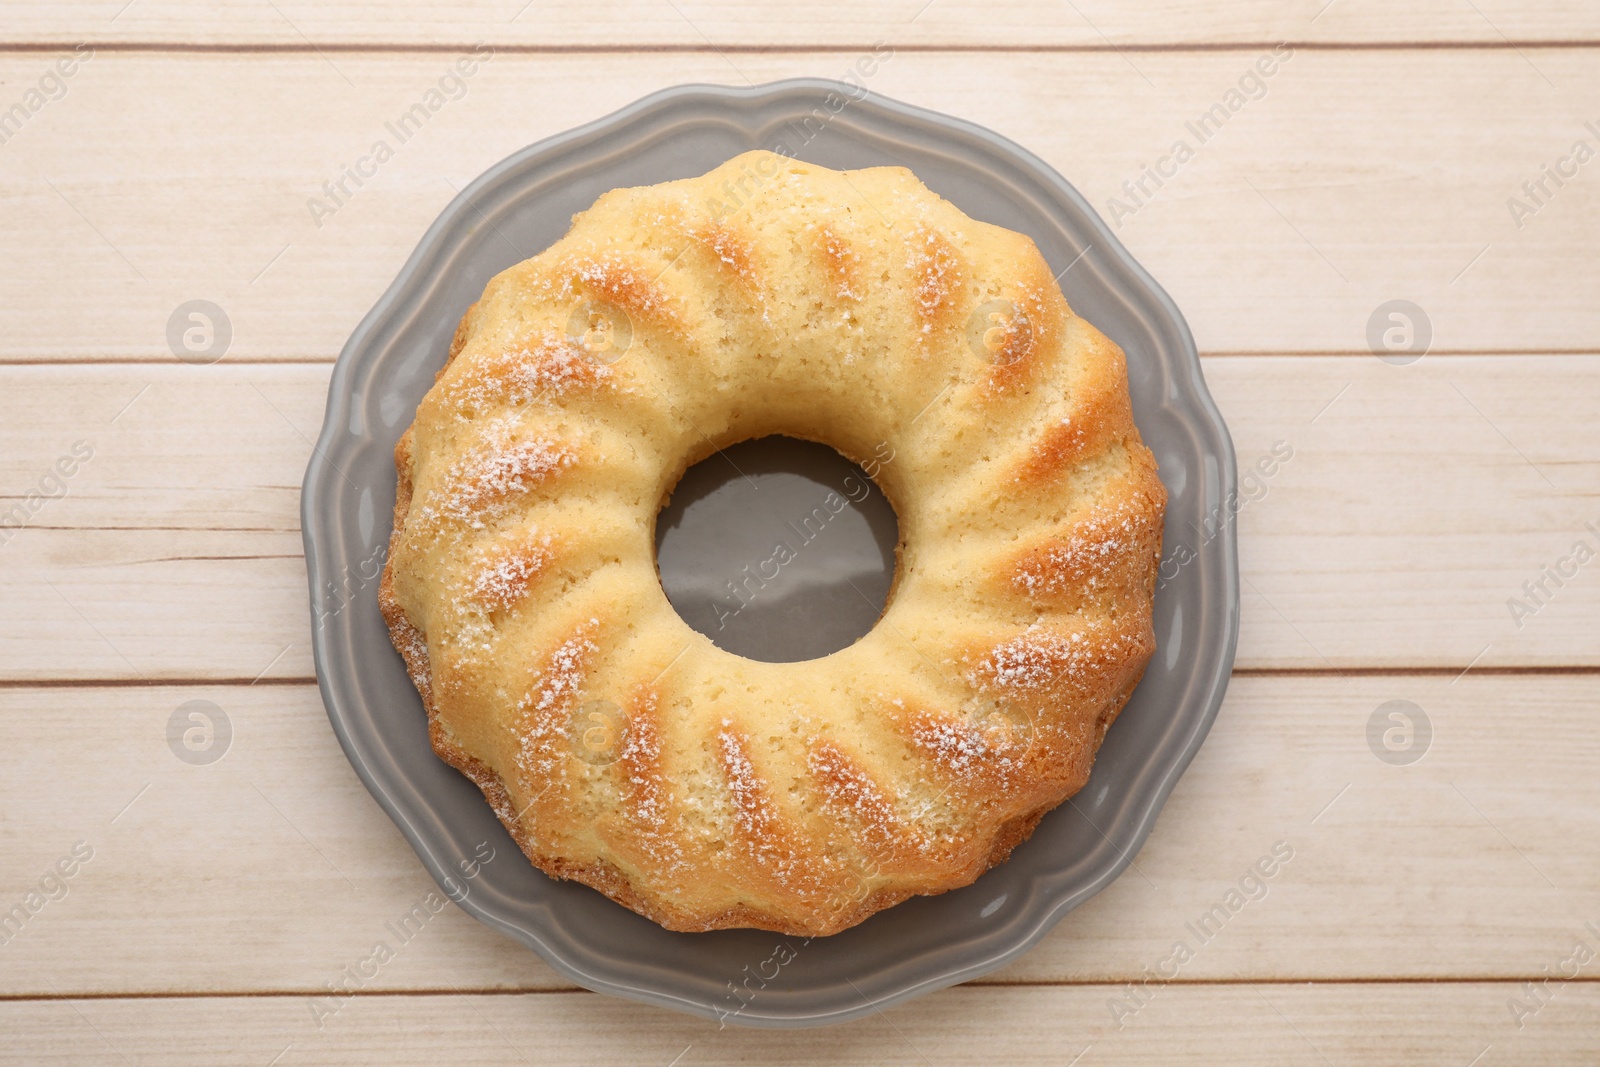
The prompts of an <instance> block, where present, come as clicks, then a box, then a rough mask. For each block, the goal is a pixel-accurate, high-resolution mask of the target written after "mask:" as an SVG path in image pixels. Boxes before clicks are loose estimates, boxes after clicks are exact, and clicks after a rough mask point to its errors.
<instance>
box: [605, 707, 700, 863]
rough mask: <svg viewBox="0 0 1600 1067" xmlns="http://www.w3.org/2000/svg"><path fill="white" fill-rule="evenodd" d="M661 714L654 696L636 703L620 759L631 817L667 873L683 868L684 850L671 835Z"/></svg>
mask: <svg viewBox="0 0 1600 1067" xmlns="http://www.w3.org/2000/svg"><path fill="white" fill-rule="evenodd" d="M659 715H660V711H659V710H658V708H657V705H656V697H655V694H654V693H651V692H645V693H643V694H641V695H640V696H639V698H638V699H636V700H635V701H634V704H633V707H632V709H631V710H630V713H629V715H628V734H627V739H626V741H624V743H623V747H622V752H621V754H620V755H619V756H618V757H617V762H618V764H619V765H620V766H621V769H622V772H623V775H624V779H625V782H626V785H625V790H626V798H627V803H628V813H629V815H630V817H631V820H632V822H633V823H634V825H635V827H636V828H637V829H638V832H639V840H640V843H641V844H643V845H644V846H645V848H646V849H647V850H648V851H649V853H650V855H651V857H652V858H654V859H655V860H656V861H657V862H659V863H661V864H663V866H664V867H665V869H666V871H667V873H673V872H675V871H678V870H681V869H682V868H683V867H684V864H685V860H684V855H683V846H682V845H681V844H680V842H679V841H678V839H677V837H676V836H675V835H674V834H673V833H672V832H671V830H670V827H669V824H668V821H667V815H668V812H669V811H670V810H671V809H672V807H673V797H672V784H671V782H669V781H668V780H667V778H666V776H665V775H663V774H662V772H661V732H660V725H659Z"/></svg>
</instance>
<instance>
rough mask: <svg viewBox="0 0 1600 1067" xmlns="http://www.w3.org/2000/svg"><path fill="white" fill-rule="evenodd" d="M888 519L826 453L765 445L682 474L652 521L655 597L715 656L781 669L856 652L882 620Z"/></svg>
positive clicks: (765, 441) (888, 570)
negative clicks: (657, 571) (708, 643)
mask: <svg viewBox="0 0 1600 1067" xmlns="http://www.w3.org/2000/svg"><path fill="white" fill-rule="evenodd" d="M899 537H900V530H899V523H898V522H897V521H896V519H895V514H894V508H893V507H891V506H890V504H889V501H888V499H887V498H885V497H884V495H883V492H882V490H880V489H879V488H878V486H877V485H876V484H875V483H874V482H873V480H872V479H871V478H870V477H868V476H867V473H866V472H865V471H863V470H862V469H861V468H860V467H858V466H856V465H855V464H854V463H851V462H850V461H849V460H848V459H845V458H844V457H843V456H841V455H840V454H839V453H837V452H835V451H834V450H833V449H831V448H829V447H828V446H826V445H819V444H816V443H814V442H810V441H800V440H796V439H795V438H792V437H762V438H758V439H756V440H753V441H744V442H741V443H740V444H737V445H733V446H731V447H729V448H725V449H723V450H722V451H720V452H717V453H713V454H712V455H711V456H710V457H709V458H708V459H705V460H703V461H701V462H699V463H696V464H695V465H694V466H692V467H690V468H689V469H688V470H687V471H686V472H684V475H683V478H682V480H681V481H679V482H678V486H677V488H676V489H674V490H673V491H672V499H671V502H670V503H668V505H667V506H666V507H665V508H663V509H661V514H660V515H659V516H658V517H657V519H656V559H657V561H658V563H659V566H660V568H661V585H662V588H664V589H665V590H666V593H667V599H668V600H669V601H671V603H672V606H673V608H675V609H676V610H677V612H678V614H679V616H681V617H682V618H683V621H684V622H686V623H688V624H689V625H690V626H692V627H693V628H694V629H696V630H698V631H700V632H701V633H703V634H705V635H706V636H707V637H709V638H711V640H712V641H713V642H715V643H716V645H717V646H718V647H719V648H722V649H725V650H726V651H728V652H732V653H734V654H735V655H739V656H744V657H746V658H748V659H756V660H765V661H766V662H769V663H790V662H794V661H796V660H805V659H816V658H818V657H820V656H826V655H828V654H829V653H830V652H837V651H838V650H839V649H841V648H846V647H848V646H849V645H851V644H854V643H855V642H856V641H857V640H858V639H860V638H861V637H862V636H864V635H865V634H866V633H867V631H869V630H871V629H872V627H873V624H874V623H876V622H877V621H878V616H879V615H880V614H882V612H883V607H884V604H885V603H887V601H888V598H889V587H890V585H891V584H892V583H893V581H894V562H895V561H894V550H895V544H896V543H897V542H898V540H899Z"/></svg>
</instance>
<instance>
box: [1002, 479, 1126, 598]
mask: <svg viewBox="0 0 1600 1067" xmlns="http://www.w3.org/2000/svg"><path fill="white" fill-rule="evenodd" d="M1153 524H1154V519H1153V517H1152V516H1151V514H1150V513H1149V512H1148V511H1147V510H1144V509H1141V508H1138V507H1136V506H1135V505H1134V504H1133V503H1132V502H1130V501H1127V500H1123V501H1118V502H1117V503H1115V504H1113V505H1110V506H1104V505H1102V506H1099V507H1096V508H1095V509H1094V510H1093V511H1091V512H1090V513H1089V514H1088V515H1087V516H1085V517H1084V518H1083V519H1082V520H1081V521H1079V522H1078V523H1077V524H1076V525H1074V526H1073V527H1072V528H1071V529H1070V530H1068V531H1067V533H1066V534H1065V535H1064V536H1063V537H1061V538H1058V539H1056V540H1054V541H1052V542H1051V543H1050V545H1049V546H1048V547H1047V548H1046V549H1044V551H1042V552H1038V553H1035V554H1032V555H1030V557H1029V558H1028V559H1026V560H1024V561H1023V563H1022V564H1021V565H1020V566H1019V567H1018V568H1017V570H1016V572H1015V573H1014V574H1013V575H1012V581H1013V582H1014V583H1015V584H1016V585H1017V587H1018V588H1019V589H1021V590H1023V591H1024V592H1026V593H1028V594H1029V595H1030V596H1039V595H1042V594H1049V593H1059V592H1063V591H1069V590H1077V589H1087V590H1088V591H1090V592H1098V591H1099V590H1101V589H1102V588H1103V587H1105V586H1106V585H1108V584H1110V583H1111V581H1112V579H1113V576H1114V574H1115V572H1116V570H1117V569H1118V568H1119V567H1121V566H1123V565H1125V564H1126V562H1128V560H1129V558H1130V557H1131V556H1132V554H1133V553H1134V551H1135V550H1136V549H1137V548H1138V547H1139V546H1140V545H1142V544H1146V543H1147V542H1148V541H1149V540H1150V537H1151V534H1152V533H1153V529H1152V527H1153Z"/></svg>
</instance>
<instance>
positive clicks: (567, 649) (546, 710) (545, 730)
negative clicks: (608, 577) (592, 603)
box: [516, 619, 600, 779]
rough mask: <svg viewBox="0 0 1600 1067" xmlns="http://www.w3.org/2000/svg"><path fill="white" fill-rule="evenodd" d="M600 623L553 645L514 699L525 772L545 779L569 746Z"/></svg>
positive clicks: (596, 648) (519, 762) (519, 753)
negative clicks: (594, 634)
mask: <svg viewBox="0 0 1600 1067" xmlns="http://www.w3.org/2000/svg"><path fill="white" fill-rule="evenodd" d="M598 625H599V620H598V619H590V620H589V622H588V624H587V625H585V626H584V627H582V628H580V629H579V631H578V632H577V633H576V634H574V635H573V636H571V637H569V638H568V639H567V640H565V641H563V642H562V643H561V644H560V645H559V646H557V647H556V649H555V651H554V652H552V653H551V654H550V659H549V662H548V663H547V664H546V665H545V668H544V670H543V671H541V672H540V674H539V677H538V678H537V679H536V680H535V681H534V684H533V685H532V686H531V687H530V688H529V690H528V691H527V692H526V693H524V694H523V696H522V699H521V700H520V701H518V702H517V713H518V714H517V719H518V728H517V740H518V747H517V761H516V762H517V766H518V768H520V769H521V770H522V771H523V773H524V774H527V775H529V776H531V777H534V778H538V779H548V778H549V777H550V776H551V775H552V774H553V773H554V772H555V771H556V769H557V767H558V766H559V765H560V764H561V762H562V760H563V758H564V757H565V756H566V754H567V752H568V750H569V749H570V743H569V742H570V738H569V736H568V732H569V729H570V727H571V725H572V710H573V708H574V707H576V704H577V699H578V695H579V693H580V692H581V691H582V689H583V684H584V680H585V677H586V674H587V670H588V665H589V662H590V660H591V659H592V658H593V657H594V656H595V655H596V654H598V653H599V651H600V648H599V646H598V645H596V644H595V643H594V641H592V640H591V639H590V635H591V634H592V632H593V630H594V629H595V628H596V627H597V626H598Z"/></svg>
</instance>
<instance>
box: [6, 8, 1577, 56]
mask: <svg viewBox="0 0 1600 1067" xmlns="http://www.w3.org/2000/svg"><path fill="white" fill-rule="evenodd" d="M5 9H6V20H7V21H6V26H5V30H4V34H3V39H4V41H5V42H7V43H13V42H26V41H78V40H90V41H94V42H96V43H99V42H152V41H153V42H160V43H168V44H171V43H185V44H189V43H204V44H244V45H280V46H282V45H287V46H290V47H295V48H300V47H304V46H305V45H306V43H307V42H308V41H309V42H312V43H314V44H317V45H329V44H331V45H340V44H402V45H423V46H426V45H433V44H436V43H438V42H441V41H445V42H465V43H471V42H474V41H488V42H491V43H493V44H496V45H506V46H509V45H522V46H532V47H542V48H549V47H562V46H578V47H589V48H608V49H626V48H629V47H632V46H651V45H655V46H659V45H673V46H688V47H704V46H706V45H707V43H708V42H709V43H712V44H715V45H718V46H727V45H735V46H738V45H747V46H752V45H753V46H777V47H794V46H797V45H799V46H804V45H834V46H838V45H850V44H866V43H870V42H872V41H874V40H877V39H879V38H882V39H885V40H889V41H893V42H895V43H896V44H906V45H910V44H919V45H930V44H938V45H955V46H969V47H970V46H975V45H976V46H986V45H987V46H992V45H1001V46H1024V47H1038V46H1049V45H1070V46H1078V47H1083V46H1088V47H1105V46H1106V45H1107V44H1108V43H1110V44H1115V45H1119V46H1123V45H1126V46H1140V45H1169V44H1178V45H1191V44H1213V43H1219V42H1230V41H1251V42H1253V41H1278V40H1295V41H1299V40H1309V41H1357V42H1393V41H1424V42H1440V41H1451V42H1471V41H1475V42H1482V43H1486V44H1497V43H1500V42H1501V41H1503V40H1505V39H1507V38H1510V39H1513V40H1517V41H1530V40H1533V41H1537V40H1581V39H1591V40H1592V39H1594V38H1595V37H1597V36H1600V19H1597V18H1596V15H1595V11H1594V9H1593V8H1592V7H1588V6H1585V5H1583V4H1581V3H1577V2H1575V0H1565V2H1561V3H1544V4H1539V5H1536V6H1535V5H1519V4H1516V3H1513V2H1511V0H1478V2H1477V3H1475V4H1473V5H1470V6H1469V5H1460V4H1451V3H1448V2H1446V0H1423V2H1417V3H1411V4H1407V5H1406V6H1404V7H1403V8H1397V7H1395V6H1394V5H1384V4H1380V3H1378V2H1377V0H1343V2H1341V3H1338V4H1334V5H1329V4H1326V2H1325V0H1317V2H1313V0H1306V2H1304V3H1292V4H1275V3H1271V2H1269V0H1222V2H1213V3H1208V4H1204V5H1199V4H1185V3H1181V2H1178V0H1159V2H1154V3H1149V4H1136V3H1112V2H1107V0H1084V2H1081V3H1075V4H1072V5H1062V4H1053V3H1049V2H1047V0H999V2H997V3H989V4H982V3H977V2H975V0H932V2H929V0H893V2H890V3H883V4H870V5H867V4H853V5H852V4H846V3H841V2H838V0H825V2H823V3H819V4H817V5H814V6H808V7H805V8H790V7H782V6H774V5H765V4H760V3H754V2H750V0H683V2H675V3H667V2H665V0H634V2H626V0H607V2H601V3H595V4H588V5H584V6H583V7H573V8H562V7H559V6H555V5H529V4H526V3H525V2H524V0H469V2H464V3H459V4H446V3H438V2H425V0H409V2H406V3H393V4H378V3H375V2H372V0H366V2H362V0H344V2H342V3H328V4H313V3H307V2H303V0H302V2H299V3H275V4H271V5H255V4H216V3H204V2H201V0H140V2H139V3H137V4H133V5H128V4H127V3H126V0H98V2H81V0H80V2H70V3H48V2H44V0H34V2H18V0H9V2H8V3H7V4H6V5H5Z"/></svg>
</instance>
